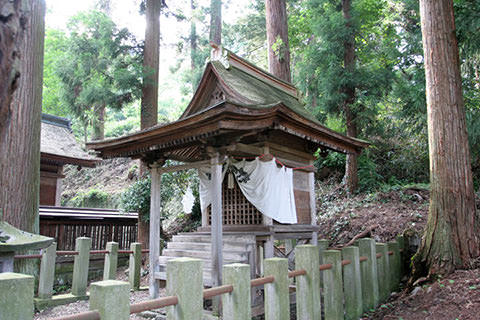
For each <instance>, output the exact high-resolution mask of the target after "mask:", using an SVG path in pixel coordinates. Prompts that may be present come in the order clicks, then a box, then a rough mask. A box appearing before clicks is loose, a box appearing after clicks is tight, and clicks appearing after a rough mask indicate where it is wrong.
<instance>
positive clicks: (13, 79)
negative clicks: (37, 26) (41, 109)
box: [0, 0, 25, 215]
mask: <svg viewBox="0 0 480 320" xmlns="http://www.w3.org/2000/svg"><path fill="white" fill-rule="evenodd" d="M24 2H25V1H21V0H16V1H10V0H0V8H2V10H0V35H2V36H1V37H0V57H2V58H1V59H0V79H2V85H1V86H0V151H1V154H0V157H2V155H5V154H4V152H3V151H4V150H6V149H5V146H4V141H5V140H4V139H5V130H7V128H9V127H10V121H11V117H12V113H13V110H12V108H13V105H12V103H11V102H12V98H13V93H14V91H15V89H16V88H17V87H18V82H19V77H20V65H19V61H20V51H21V43H22V42H21V39H22V38H23V36H24V31H25V30H24V28H25V26H24V24H23V22H22V21H23V19H24V18H25V17H24V12H22V11H21V8H22V7H23V3H24ZM1 165H2V166H3V165H4V163H3V162H2V163H1ZM3 169H4V168H3V167H2V170H3ZM0 215H1V213H0Z"/></svg>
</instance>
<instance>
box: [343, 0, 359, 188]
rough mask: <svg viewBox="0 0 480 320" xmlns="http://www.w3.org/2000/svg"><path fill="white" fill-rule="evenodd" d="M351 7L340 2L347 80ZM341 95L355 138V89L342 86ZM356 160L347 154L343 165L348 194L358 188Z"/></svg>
mask: <svg viewBox="0 0 480 320" xmlns="http://www.w3.org/2000/svg"><path fill="white" fill-rule="evenodd" d="M351 7H352V1H351V0H342V14H343V18H344V19H345V28H346V29H347V31H348V36H347V38H346V40H345V42H344V44H343V49H344V52H343V64H344V69H345V73H346V77H347V78H350V77H352V76H353V72H354V70H355V35H354V32H353V29H352V22H351V20H352V17H351ZM342 93H343V94H344V100H343V111H344V113H345V122H346V126H347V135H348V136H349V137H353V138H356V137H357V134H358V133H357V123H356V118H357V116H356V114H355V112H354V111H353V110H352V105H353V104H354V103H355V87H354V86H353V85H351V84H347V85H345V86H343V88H342ZM357 158H358V156H357V154H354V153H350V154H347V162H346V165H345V186H346V189H347V192H348V193H349V194H352V193H354V192H355V191H356V190H357V188H358V161H357V160H358V159H357Z"/></svg>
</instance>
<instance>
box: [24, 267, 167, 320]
mask: <svg viewBox="0 0 480 320" xmlns="http://www.w3.org/2000/svg"><path fill="white" fill-rule="evenodd" d="M117 280H122V281H128V277H127V275H126V274H125V269H121V270H119V272H118V273H117ZM141 286H148V276H145V277H143V278H142V281H141ZM160 296H165V289H160ZM149 299H150V297H149V295H148V290H142V291H135V292H132V293H131V294H130V304H133V303H137V302H142V301H146V300H149ZM88 310H89V305H88V301H78V302H74V303H70V304H66V305H62V306H57V307H54V308H49V309H45V310H43V311H41V312H37V313H36V314H35V316H34V317H33V319H34V320H47V319H53V318H56V317H60V316H66V315H72V314H76V313H80V312H85V311H88ZM130 319H134V320H145V318H144V317H142V316H140V315H137V314H133V315H131V316H130Z"/></svg>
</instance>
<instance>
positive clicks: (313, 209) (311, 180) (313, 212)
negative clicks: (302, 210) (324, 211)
mask: <svg viewBox="0 0 480 320" xmlns="http://www.w3.org/2000/svg"><path fill="white" fill-rule="evenodd" d="M310 165H313V161H310ZM308 187H309V189H310V219H311V224H312V226H316V225H317V204H316V203H317V202H316V201H315V173H314V172H309V173H308ZM311 244H313V245H314V246H316V245H317V244H318V232H316V231H314V232H312V241H311Z"/></svg>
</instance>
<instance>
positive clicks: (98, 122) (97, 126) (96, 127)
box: [92, 105, 105, 140]
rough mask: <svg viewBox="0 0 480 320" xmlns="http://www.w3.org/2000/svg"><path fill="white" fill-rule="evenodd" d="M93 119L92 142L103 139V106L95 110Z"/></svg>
mask: <svg viewBox="0 0 480 320" xmlns="http://www.w3.org/2000/svg"><path fill="white" fill-rule="evenodd" d="M94 117H95V118H94V119H93V137H92V139H93V140H103V139H104V138H105V105H101V106H99V107H98V108H95V114H94Z"/></svg>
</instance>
